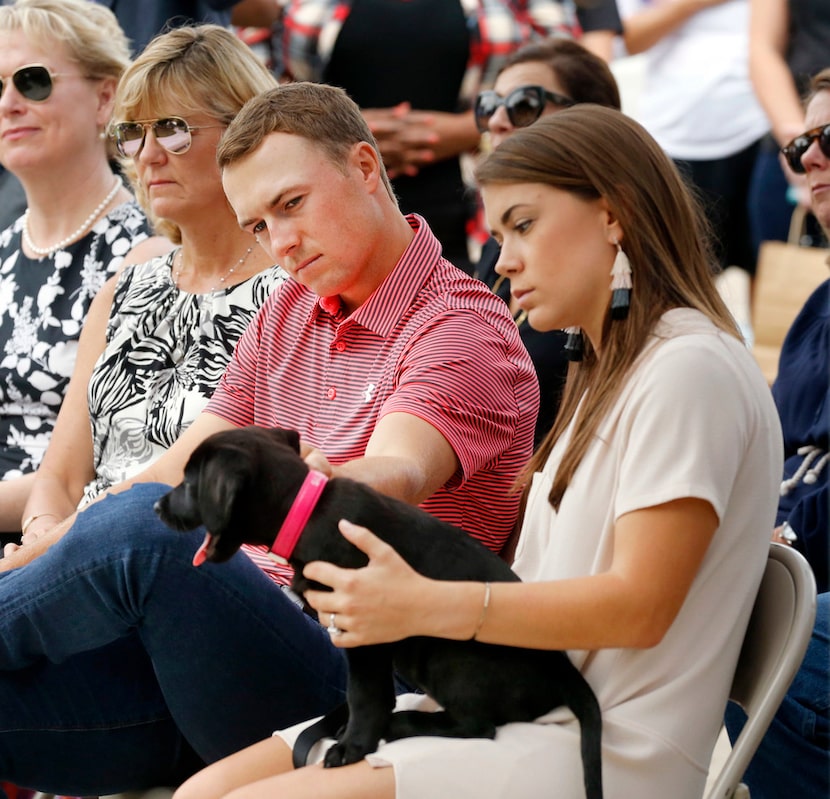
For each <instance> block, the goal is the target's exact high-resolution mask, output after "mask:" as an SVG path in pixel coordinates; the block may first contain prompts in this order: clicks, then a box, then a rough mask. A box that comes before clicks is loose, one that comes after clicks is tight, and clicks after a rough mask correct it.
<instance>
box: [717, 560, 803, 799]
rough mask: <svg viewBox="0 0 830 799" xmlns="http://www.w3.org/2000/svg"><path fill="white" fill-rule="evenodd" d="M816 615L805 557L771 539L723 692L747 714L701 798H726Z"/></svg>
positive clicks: (789, 678) (769, 717)
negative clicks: (729, 686) (735, 663)
mask: <svg viewBox="0 0 830 799" xmlns="http://www.w3.org/2000/svg"><path fill="white" fill-rule="evenodd" d="M815 617H816V581H815V577H813V572H812V570H811V569H810V565H809V564H808V563H807V561H806V559H805V558H804V557H803V556H802V555H801V554H800V553H799V552H797V551H796V550H794V549H791V548H790V547H787V546H784V545H782V544H771V545H770V552H769V558H768V560H767V566H766V569H765V571H764V576H763V578H762V579H761V585H760V587H759V589H758V596H757V597H756V599H755V605H754V607H753V609H752V615H751V617H750V619H749V626H748V628H747V631H746V636H745V638H744V643H743V647H742V648H741V654H740V657H739V659H738V666H737V668H736V670H735V677H734V679H733V681H732V690H731V691H730V693H729V698H730V699H731V700H732V701H733V702H737V703H738V704H739V705H740V706H741V707H742V708H743V709H744V712H745V713H746V715H747V721H746V724H745V725H744V728H743V730H741V734H740V735H739V736H738V739H737V740H736V741H735V743H734V745H733V747H732V751H731V753H730V754H729V756H728V757H727V759H726V762H725V763H724V765H723V768H722V769H721V772H720V774H719V775H718V776H717V778H716V779H715V781H714V782H713V783H712V785H711V788H710V789H709V793H708V794H707V799H728V798H729V797H731V796H732V795H733V793H734V792H735V789H736V788H737V787H738V785H739V783H740V781H741V777H743V774H744V772H745V771H746V768H747V766H748V765H749V761H750V760H752V756H753V755H754V754H755V750H756V749H757V748H758V745H759V744H760V742H761V739H762V738H763V737H764V733H766V731H767V728H768V727H769V725H770V722H771V721H772V718H773V716H774V715H775V713H776V711H777V710H778V708H779V706H780V705H781V701H782V700H783V699H784V695H785V694H786V693H787V689H788V688H789V687H790V683H792V681H793V678H794V677H795V673H796V672H797V671H798V668H799V666H800V665H801V661H802V660H803V658H804V653H805V652H806V650H807V644H808V643H809V642H810V636H811V634H812V632H813V623H814V622H815Z"/></svg>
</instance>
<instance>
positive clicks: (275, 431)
mask: <svg viewBox="0 0 830 799" xmlns="http://www.w3.org/2000/svg"><path fill="white" fill-rule="evenodd" d="M271 433H272V435H273V436H274V438H275V439H276V440H277V441H278V442H279V443H280V444H287V445H288V446H289V447H291V449H293V450H294V452H296V453H297V454H299V452H300V434H299V433H298V432H297V431H296V430H289V429H287V428H285V427H272V428H271Z"/></svg>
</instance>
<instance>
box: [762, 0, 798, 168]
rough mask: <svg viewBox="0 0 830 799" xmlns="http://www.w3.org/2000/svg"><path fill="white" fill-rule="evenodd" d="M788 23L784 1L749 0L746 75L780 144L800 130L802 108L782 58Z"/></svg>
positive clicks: (784, 50)
mask: <svg viewBox="0 0 830 799" xmlns="http://www.w3.org/2000/svg"><path fill="white" fill-rule="evenodd" d="M789 24H790V15H789V11H788V8H787V0H750V14H749V76H750V78H751V80H752V86H753V88H754V89H755V94H756V96H757V97H758V101H759V102H760V103H761V106H762V107H763V109H764V111H765V112H766V115H767V117H768V119H769V121H770V124H771V125H772V134H773V136H774V137H775V140H776V141H777V142H778V144H779V145H780V146H782V147H783V146H784V145H785V144H787V143H788V142H789V141H791V140H792V139H793V138H794V137H795V136H798V135H799V134H800V133H803V132H804V109H803V107H802V104H801V98H800V97H799V94H798V88H797V87H796V85H795V81H794V80H793V76H792V72H791V71H790V68H789V66H788V65H787V62H786V60H785V57H784V55H785V53H786V51H787V41H788V37H789ZM785 173H787V177H788V178H793V177H794V176H793V175H792V174H791V173H789V170H785Z"/></svg>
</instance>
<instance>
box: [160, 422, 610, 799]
mask: <svg viewBox="0 0 830 799" xmlns="http://www.w3.org/2000/svg"><path fill="white" fill-rule="evenodd" d="M308 471H309V470H308V467H307V465H306V464H305V462H304V461H303V460H302V459H301V458H300V456H299V435H298V434H297V432H296V431H293V430H280V429H265V428H260V427H247V428H243V429H239V430H232V431H227V432H222V433H218V434H216V435H213V436H211V437H209V438H208V439H206V440H205V441H204V442H203V443H202V444H201V445H200V446H199V447H197V448H196V450H195V451H194V452H193V454H192V455H191V457H190V460H189V462H188V464H187V466H186V468H185V474H184V481H183V482H182V483H181V484H180V485H179V486H178V487H176V488H174V489H173V490H172V491H170V493H168V494H166V495H165V496H164V497H162V498H161V499H160V500H159V501H158V503H157V504H156V511H157V513H158V514H159V516H160V517H161V519H162V520H163V521H165V522H166V523H167V524H169V525H170V526H171V527H173V528H174V529H177V530H191V529H194V528H195V527H197V526H199V525H202V524H203V525H204V526H205V527H206V528H207V530H208V532H207V535H206V537H205V543H204V544H203V545H202V548H201V549H200V551H199V552H200V553H202V554H201V555H200V554H199V553H197V560H195V561H194V562H200V561H201V560H202V559H204V558H207V559H208V560H211V561H215V562H222V561H225V560H227V559H228V558H230V557H231V556H232V555H233V554H234V553H235V552H236V551H237V549H239V546H240V545H241V544H243V543H251V544H264V545H267V546H271V544H272V543H273V542H274V537H275V535H276V533H277V531H278V530H279V529H280V526H281V525H282V523H283V520H284V519H285V517H286V514H288V513H289V510H290V509H291V508H292V505H293V503H294V499H295V497H296V496H297V494H298V492H299V491H300V488H301V486H302V485H303V481H304V480H305V478H306V476H307V474H308ZM343 518H345V519H349V521H352V522H354V523H355V524H359V525H363V526H365V527H368V528H369V529H370V530H372V531H373V532H374V533H375V534H376V535H377V536H378V537H380V538H382V539H383V540H384V541H386V542H387V543H388V544H390V545H391V546H392V547H393V548H394V549H395V550H397V552H398V553H399V554H400V555H401V557H403V558H404V560H406V561H407V563H409V564H410V565H411V566H412V567H413V568H414V569H415V570H416V571H418V572H420V573H421V574H424V575H425V576H427V577H431V578H433V579H437V580H478V581H482V582H484V581H490V582H509V581H517V580H518V579H519V578H518V577H517V576H516V574H514V573H513V571H512V570H511V569H510V568H509V566H507V564H506V563H505V562H504V561H502V560H501V558H499V557H498V556H497V555H495V554H494V553H493V552H491V551H490V550H488V549H486V548H485V547H484V546H482V545H481V544H479V543H478V542H477V541H475V540H474V539H472V538H471V537H470V536H469V535H468V534H467V533H465V532H464V531H462V530H459V529H458V528H455V527H452V526H451V525H448V524H445V523H444V522H442V521H440V520H439V519H437V518H435V517H434V516H432V515H430V514H429V513H427V512H425V511H423V510H420V509H419V508H416V507H413V506H411V505H408V504H406V503H404V502H401V501H399V500H395V499H391V498H390V497H387V496H385V495H383V494H380V493H379V492H377V491H375V490H374V489H372V488H369V487H368V486H366V485H364V484H362V483H359V482H356V481H353V480H349V479H346V478H340V477H338V478H333V479H331V480H329V481H328V482H327V483H326V484H325V487H324V488H323V490H322V494H321V495H320V497H319V499H318V501H317V503H316V505H315V506H314V509H313V511H312V512H311V516H310V518H309V519H308V522H307V523H306V524H305V527H304V528H303V531H302V534H301V536H300V538H299V540H298V542H297V543H296V546H295V548H294V550H293V552H292V553H291V554H290V555H289V556H288V559H289V562H290V563H291V565H292V566H293V567H294V569H295V576H294V582H293V585H292V587H293V588H294V590H295V591H296V592H297V593H298V594H300V595H302V594H303V592H304V591H305V590H306V589H307V588H309V587H315V588H320V587H321V586H319V585H316V586H314V585H312V584H311V583H309V582H308V581H307V580H305V579H304V578H303V566H304V565H305V564H306V563H309V562H310V561H314V560H326V561H330V562H332V563H335V564H337V565H338V566H341V567H344V568H360V567H361V566H364V565H365V564H366V562H367V558H366V556H365V555H364V554H363V553H362V552H361V551H360V550H358V549H357V548H356V547H354V546H353V545H352V544H350V543H349V542H348V541H346V539H345V538H343V536H342V535H341V534H340V532H339V530H338V529H337V523H338V521H339V520H340V519H343ZM346 654H347V657H348V662H349V682H348V692H347V697H348V709H349V716H348V723H347V725H346V727H345V731H341V734H340V735H339V736H338V742H337V744H335V745H334V746H333V747H332V748H331V749H330V750H329V752H328V753H327V756H326V760H325V765H327V766H339V765H345V764H347V763H354V762H356V761H358V760H360V759H361V758H363V757H364V755H366V754H368V753H370V752H373V751H375V749H376V748H377V745H378V742H379V741H380V740H381V739H382V738H383V739H386V740H395V739H397V738H405V737H408V736H411V735H443V736H450V737H467V738H493V737H494V735H495V730H496V726H497V725H500V724H506V723H507V722H512V721H531V720H533V719H535V718H537V717H538V716H541V715H543V714H544V713H547V712H548V711H550V710H552V709H553V708H556V707H559V706H562V705H564V706H567V707H569V708H570V709H571V710H572V711H573V713H574V715H575V716H576V717H577V719H579V722H580V727H581V731H582V761H583V768H584V772H585V775H584V776H585V789H586V793H587V797H588V799H600V797H601V796H602V774H601V750H600V736H601V723H602V721H601V716H600V710H599V706H598V704H597V700H596V697H595V696H594V694H593V691H592V690H591V688H590V687H589V685H588V684H587V682H585V679H584V678H583V677H582V675H581V674H580V673H579V671H578V670H577V669H576V668H575V667H574V665H573V664H572V663H571V661H570V660H569V659H568V656H567V655H566V654H565V653H564V652H558V651H543V650H537V649H524V648H520V647H510V646H500V645H494V644H484V643H481V642H479V641H475V640H470V641H451V640H446V639H443V638H427V637H417V638H408V639H405V640H403V641H398V642H396V643H391V644H383V645H375V646H364V647H354V648H350V649H348V650H347V652H346ZM394 671H397V672H398V673H399V674H400V675H401V676H402V677H403V678H404V679H405V680H406V681H407V682H408V683H409V684H411V685H416V686H418V687H419V688H421V689H422V690H423V691H425V692H426V693H427V694H429V696H431V697H432V698H433V699H435V700H436V701H437V702H438V703H439V704H440V705H441V706H442V707H443V708H444V710H443V711H442V712H438V713H422V712H418V711H408V712H399V713H393V712H392V710H393V707H394V704H395V693H394V687H393V672H394Z"/></svg>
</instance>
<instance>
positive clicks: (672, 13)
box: [620, 0, 726, 55]
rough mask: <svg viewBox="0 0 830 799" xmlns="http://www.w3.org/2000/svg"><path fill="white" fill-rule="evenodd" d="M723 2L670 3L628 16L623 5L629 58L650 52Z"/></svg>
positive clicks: (689, 0)
mask: <svg viewBox="0 0 830 799" xmlns="http://www.w3.org/2000/svg"><path fill="white" fill-rule="evenodd" d="M724 2H726V0H670V2H662V3H656V4H654V5H649V6H648V7H646V8H643V9H642V10H641V11H638V12H636V13H633V14H628V13H626V6H627V5H628V4H627V3H625V2H621V3H620V6H621V9H622V10H621V14H622V17H623V41H624V42H625V48H626V50H627V51H628V54H629V55H636V54H637V53H642V52H643V51H644V50H648V49H649V48H650V47H653V46H654V45H655V44H657V42H659V41H660V40H661V39H662V38H663V37H665V36H668V34H670V33H672V31H674V30H676V29H677V28H679V27H680V26H681V25H682V24H683V23H684V22H686V20H688V19H689V17H692V16H694V15H695V14H697V13H698V12H699V11H703V10H704V9H706V8H709V7H710V6H716V5H720V4H721V3H724Z"/></svg>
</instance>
